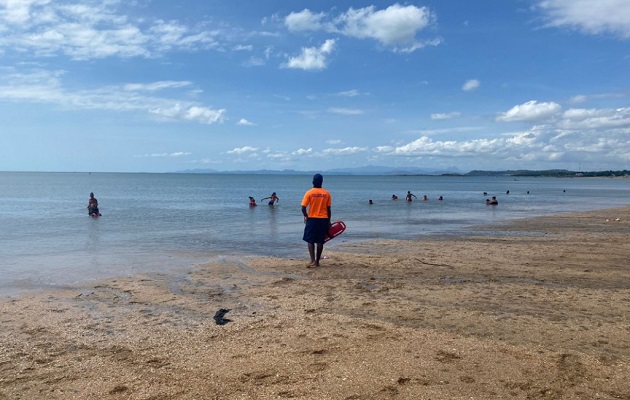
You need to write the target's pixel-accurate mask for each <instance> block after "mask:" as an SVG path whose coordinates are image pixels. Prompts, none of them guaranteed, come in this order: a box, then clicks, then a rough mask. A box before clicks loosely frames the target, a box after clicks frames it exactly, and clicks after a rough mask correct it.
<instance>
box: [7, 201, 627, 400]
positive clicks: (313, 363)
mask: <svg viewBox="0 0 630 400" xmlns="http://www.w3.org/2000/svg"><path fill="white" fill-rule="evenodd" d="M617 219H618V220H617ZM349 229H351V228H349ZM342 238H343V237H341V238H338V239H335V241H336V244H335V245H334V246H329V247H328V248H327V249H325V251H324V254H325V255H326V256H327V257H328V258H326V259H324V260H322V266H321V267H320V268H314V269H307V268H305V267H306V264H307V263H308V260H307V259H306V246H305V249H304V250H305V258H303V259H275V258H245V259H242V258H239V259H237V258H234V259H232V258H225V259H223V260H221V261H220V262H217V263H213V264H208V265H202V266H197V267H195V268H194V269H192V270H191V271H189V272H187V273H181V274H179V275H159V274H153V275H146V276H137V277H134V278H123V279H112V280H106V281H102V282H99V283H98V284H95V285H90V286H85V287H76V288H69V289H67V290H60V291H55V292H51V291H49V292H45V293H36V294H28V295H24V296H20V297H16V298H10V299H3V300H2V301H0V320H1V325H0V326H1V328H0V341H1V343H2V347H1V348H0V399H73V398H77V399H147V400H148V399H152V400H156V399H283V398H296V399H491V398H502V399H505V398H510V399H595V398H597V399H630V240H629V239H630V208H622V209H611V210H603V211H595V212H590V213H582V214H572V215H562V216H551V217H543V218H535V219H527V220H519V221H515V222H513V223H510V224H506V225H501V226H498V227H497V226H493V227H479V228H478V229H475V230H473V231H472V233H471V234H470V235H467V236H464V237H458V238H448V237H441V238H428V237H427V238H422V239H420V240H415V241H393V240H377V241H370V242H365V243H359V244H343V241H342ZM221 310H223V312H220V311H221ZM225 310H229V311H225ZM217 312H219V315H217ZM221 314H223V315H222V316H223V319H221V318H220V317H221ZM215 316H216V318H215ZM225 319H228V320H229V321H226V320H225ZM217 322H223V323H224V324H223V325H219V324H217Z"/></svg>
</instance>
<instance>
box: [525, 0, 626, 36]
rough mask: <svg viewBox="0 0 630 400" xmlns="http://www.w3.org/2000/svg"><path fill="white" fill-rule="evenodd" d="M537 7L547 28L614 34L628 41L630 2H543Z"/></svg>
mask: <svg viewBox="0 0 630 400" xmlns="http://www.w3.org/2000/svg"><path fill="white" fill-rule="evenodd" d="M537 6H538V8H539V9H540V10H541V11H542V12H543V13H544V14H545V18H546V20H547V25H548V26H550V27H563V28H571V29H575V30H579V31H581V32H583V33H586V34H591V35H599V34H605V33H608V34H613V35H615V36H617V37H619V38H621V39H629V38H630V2H629V1H628V0H597V1H593V0H544V1H539V2H538V4H537Z"/></svg>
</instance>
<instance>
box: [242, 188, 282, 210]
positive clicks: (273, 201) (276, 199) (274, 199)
mask: <svg viewBox="0 0 630 400" xmlns="http://www.w3.org/2000/svg"><path fill="white" fill-rule="evenodd" d="M265 200H269V203H267V204H269V205H270V206H273V205H274V204H276V202H279V201H280V198H279V197H278V196H277V195H276V192H273V193H271V196H269V197H263V198H262V199H260V201H261V202H262V201H265ZM249 206H250V207H256V206H257V204H256V199H255V198H253V197H252V196H249Z"/></svg>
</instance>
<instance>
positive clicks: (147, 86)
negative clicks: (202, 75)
mask: <svg viewBox="0 0 630 400" xmlns="http://www.w3.org/2000/svg"><path fill="white" fill-rule="evenodd" d="M190 85H192V82H189V81H159V82H151V83H128V84H126V85H124V86H123V89H124V90H129V91H146V92H155V91H158V90H163V89H172V88H175V89H178V88H182V87H186V86H190Z"/></svg>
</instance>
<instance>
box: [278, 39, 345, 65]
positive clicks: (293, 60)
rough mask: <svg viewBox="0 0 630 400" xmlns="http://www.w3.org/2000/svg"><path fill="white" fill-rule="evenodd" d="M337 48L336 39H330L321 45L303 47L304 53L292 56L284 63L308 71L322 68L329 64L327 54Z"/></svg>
mask: <svg viewBox="0 0 630 400" xmlns="http://www.w3.org/2000/svg"><path fill="white" fill-rule="evenodd" d="M334 48H335V40H334V39H328V40H326V42H324V44H322V45H321V46H320V47H308V48H302V53H300V55H298V56H295V57H290V58H289V61H287V63H286V64H284V67H286V68H296V69H303V70H306V71H313V70H322V69H325V68H326V67H327V66H328V59H327V56H328V55H329V54H330V53H332V51H333V50H334Z"/></svg>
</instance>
